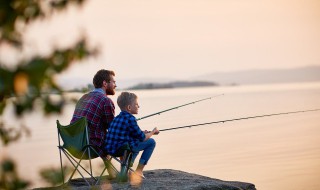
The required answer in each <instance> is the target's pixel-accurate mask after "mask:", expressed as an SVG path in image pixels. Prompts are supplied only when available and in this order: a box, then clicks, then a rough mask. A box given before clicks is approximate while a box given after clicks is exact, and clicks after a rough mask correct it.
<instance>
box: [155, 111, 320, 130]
mask: <svg viewBox="0 0 320 190" xmlns="http://www.w3.org/2000/svg"><path fill="white" fill-rule="evenodd" d="M319 110H320V109H312V110H302V111H292V112H283V113H273V114H266V115H255V116H249V117H241V118H235V119H226V120H220V121H213V122H207V123H199V124H193V125H185V126H181V127H172V128H167V129H161V130H159V131H170V130H176V129H183V128H191V127H196V126H201V125H209V124H215V123H225V122H229V121H239V120H245V119H255V118H261V117H270V116H276V115H285V114H295V113H303V112H312V111H319Z"/></svg>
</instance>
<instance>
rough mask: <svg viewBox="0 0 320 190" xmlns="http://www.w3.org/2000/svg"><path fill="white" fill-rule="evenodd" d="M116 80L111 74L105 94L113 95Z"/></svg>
mask: <svg viewBox="0 0 320 190" xmlns="http://www.w3.org/2000/svg"><path fill="white" fill-rule="evenodd" d="M116 87H117V85H116V81H115V80H114V78H113V76H112V75H111V76H110V81H109V82H108V83H107V88H106V94H107V95H115V93H116Z"/></svg>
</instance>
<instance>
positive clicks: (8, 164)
mask: <svg viewBox="0 0 320 190" xmlns="http://www.w3.org/2000/svg"><path fill="white" fill-rule="evenodd" d="M0 167H1V168H0V189H7V190H11V189H25V188H26V187H27V186H28V185H29V182H27V181H25V180H22V179H20V178H19V176H18V174H17V171H16V168H15V164H14V162H13V161H12V160H10V159H5V160H3V161H2V162H1V163H0Z"/></svg>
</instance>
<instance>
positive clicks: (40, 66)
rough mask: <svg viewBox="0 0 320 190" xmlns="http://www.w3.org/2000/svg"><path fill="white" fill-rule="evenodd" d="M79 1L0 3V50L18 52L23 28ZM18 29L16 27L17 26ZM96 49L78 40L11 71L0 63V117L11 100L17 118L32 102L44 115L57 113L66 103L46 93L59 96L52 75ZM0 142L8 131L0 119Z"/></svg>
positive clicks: (7, 137) (6, 140)
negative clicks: (38, 104)
mask: <svg viewBox="0 0 320 190" xmlns="http://www.w3.org/2000/svg"><path fill="white" fill-rule="evenodd" d="M83 2H84V1H83V0H68V1H67V0H51V1H43V0H28V1H25V0H7V1H1V4H0V47H1V46H2V47H3V46H10V47H11V48H15V49H18V50H21V48H22V47H23V45H24V44H23V38H22V36H23V27H22V28H21V25H22V26H27V25H28V24H30V23H31V22H32V21H36V20H38V19H44V18H47V17H50V16H51V15H52V13H53V12H54V11H61V10H64V9H65V8H67V6H69V5H71V4H78V5H82V4H83ZM18 26H20V27H18ZM0 50H1V49H0ZM96 53H97V50H96V49H89V48H88V44H87V41H86V39H85V38H84V37H83V38H82V39H79V41H78V42H76V43H75V44H74V45H73V46H72V47H69V48H65V49H55V50H54V51H53V52H52V53H51V54H49V55H46V56H42V55H36V56H34V57H32V58H25V59H22V60H19V61H17V63H16V64H15V68H13V69H12V68H11V67H10V68H8V67H6V66H5V65H4V64H3V63H1V60H0V114H2V113H3V111H4V109H5V107H6V106H7V100H8V99H10V98H11V99H12V100H13V104H14V106H15V113H16V115H17V116H21V115H22V114H23V113H25V112H27V111H31V110H33V108H34V103H35V102H36V101H38V100H39V101H40V102H41V103H42V105H43V110H44V112H45V113H47V114H49V113H53V112H56V113H60V112H61V110H62V107H63V106H64V104H65V102H66V98H64V97H63V96H62V98H61V99H60V100H55V101H53V100H52V99H51V98H50V93H57V94H62V90H61V88H60V87H59V86H58V85H57V84H56V82H55V80H54V76H55V75H56V74H59V73H61V72H63V71H64V70H65V69H66V68H68V67H69V66H70V65H71V64H72V63H73V62H75V61H81V60H83V59H85V58H87V57H88V56H91V55H95V54H96ZM0 123H1V130H0V131H1V135H0V137H1V140H2V142H3V143H4V144H8V143H10V140H14V139H15V138H13V139H11V138H10V137H11V136H10V135H9V134H6V133H7V131H10V129H6V128H5V124H4V123H3V120H2V118H0Z"/></svg>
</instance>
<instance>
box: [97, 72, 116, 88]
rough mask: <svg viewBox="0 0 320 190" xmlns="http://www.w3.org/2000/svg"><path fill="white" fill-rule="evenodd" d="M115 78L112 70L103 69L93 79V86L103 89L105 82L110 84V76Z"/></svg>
mask: <svg viewBox="0 0 320 190" xmlns="http://www.w3.org/2000/svg"><path fill="white" fill-rule="evenodd" d="M111 75H112V76H115V74H114V72H113V71H111V70H105V69H101V70H99V71H98V72H97V73H96V74H95V75H94V77H93V85H94V87H95V88H101V87H102V84H103V81H106V82H110V76H111Z"/></svg>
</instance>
